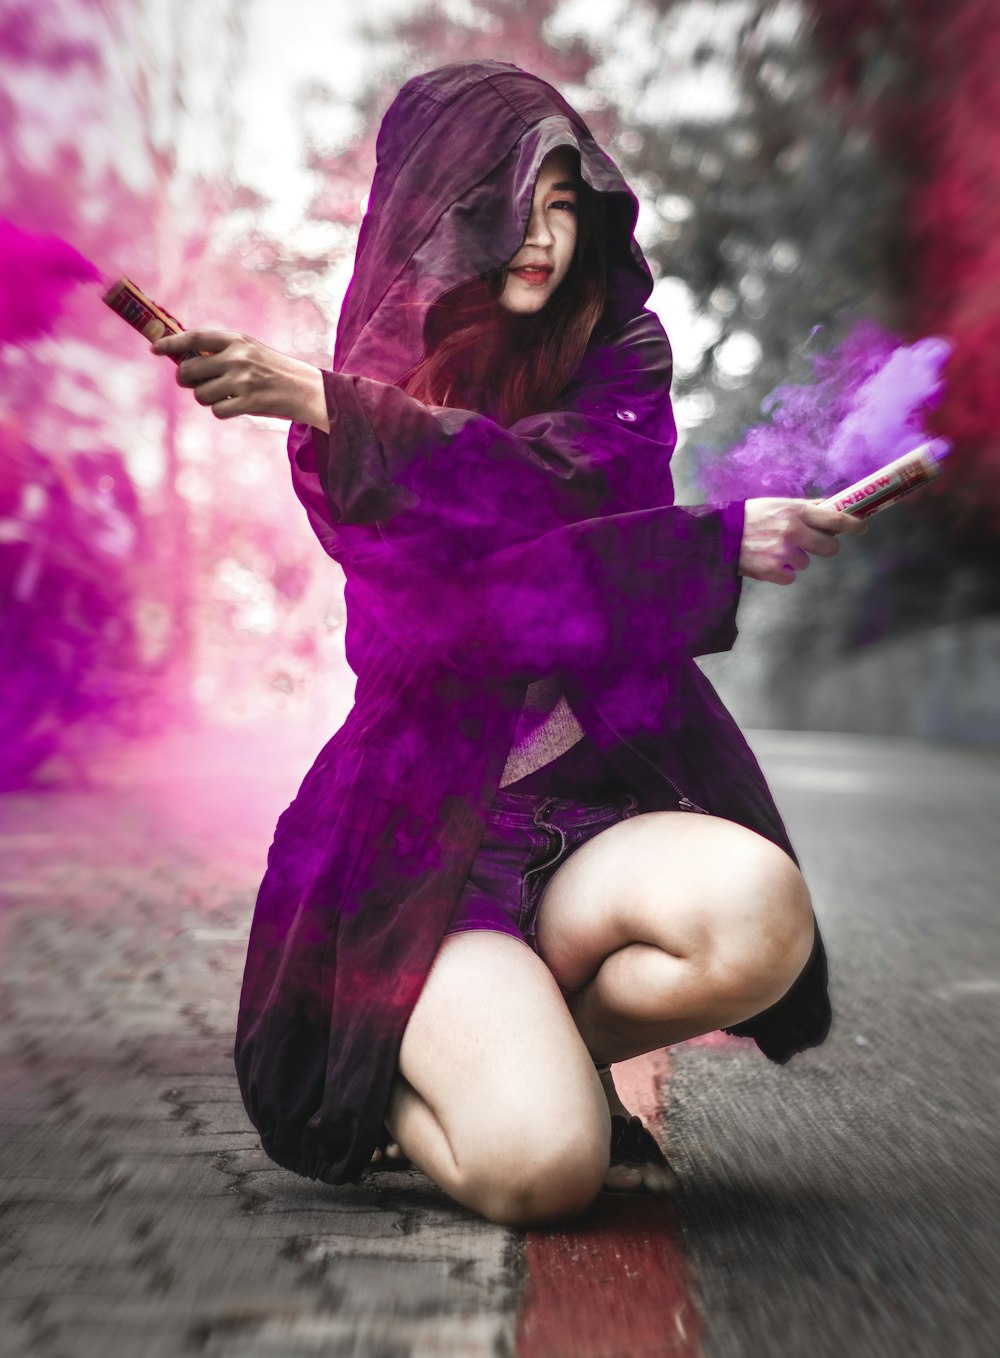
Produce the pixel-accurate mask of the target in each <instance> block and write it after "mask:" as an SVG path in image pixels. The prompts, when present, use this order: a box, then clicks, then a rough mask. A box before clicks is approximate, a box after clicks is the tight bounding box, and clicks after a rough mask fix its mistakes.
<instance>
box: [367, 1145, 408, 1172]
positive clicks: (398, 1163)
mask: <svg viewBox="0 0 1000 1358" xmlns="http://www.w3.org/2000/svg"><path fill="white" fill-rule="evenodd" d="M381 1161H393V1162H394V1165H395V1167H397V1168H399V1169H408V1168H409V1165H410V1162H409V1160H407V1158H406V1156H405V1155H404V1154H403V1152H402V1150H401V1149H400V1147H399V1146H398V1145H397V1144H396V1142H395V1141H389V1142H387V1143H386V1147H385V1150H382V1148H381V1147H380V1146H376V1147H375V1149H374V1150H373V1151H372V1158H371V1160H369V1162H368V1163H369V1164H370V1165H377V1164H379V1163H380V1162H381ZM387 1168H388V1166H387Z"/></svg>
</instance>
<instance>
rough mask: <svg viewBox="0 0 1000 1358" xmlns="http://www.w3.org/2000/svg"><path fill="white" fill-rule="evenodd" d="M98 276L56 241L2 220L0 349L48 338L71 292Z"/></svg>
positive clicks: (89, 264) (1, 218) (96, 271)
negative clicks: (2, 346)
mask: <svg viewBox="0 0 1000 1358" xmlns="http://www.w3.org/2000/svg"><path fill="white" fill-rule="evenodd" d="M100 277H101V275H100V271H99V270H98V269H97V268H96V267H95V265H93V264H91V262H90V261H89V260H88V259H84V257H83V255H81V254H80V252H79V251H78V250H75V249H74V248H73V246H72V245H69V244H67V242H66V241H64V240H60V238H59V237H58V236H39V235H34V234H32V233H31V232H28V231H22V230H21V228H20V227H18V226H15V224H14V223H13V222H12V221H9V220H8V219H7V218H4V217H0V345H3V344H25V343H27V341H29V340H33V339H38V338H39V337H40V336H42V335H47V334H50V333H51V331H52V329H53V328H54V326H55V324H56V321H57V320H58V319H59V314H60V312H61V310H62V307H63V304H64V302H65V299H66V295H67V294H68V293H69V291H70V290H71V289H72V288H74V287H76V285H77V284H78V283H90V282H96V281H97V280H98V279H100Z"/></svg>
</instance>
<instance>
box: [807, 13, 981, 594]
mask: <svg viewBox="0 0 1000 1358" xmlns="http://www.w3.org/2000/svg"><path fill="white" fill-rule="evenodd" d="M813 9H814V13H815V33H816V40H817V44H818V46H819V48H820V50H821V51H822V53H823V55H824V58H825V60H826V61H827V63H828V70H829V73H830V76H829V86H830V88H831V90H832V96H833V98H834V99H835V100H836V101H837V102H838V103H839V104H840V105H841V106H842V107H845V108H846V109H847V111H848V114H849V116H851V117H852V118H853V120H854V121H855V122H860V121H863V122H864V123H865V124H866V125H867V126H868V127H869V128H870V129H871V130H872V131H873V133H874V135H875V137H876V138H877V141H878V145H879V148H880V153H881V159H882V161H883V162H884V163H886V164H889V165H892V166H893V169H894V173H895V175H896V176H897V178H898V181H899V184H900V197H901V203H900V211H899V212H898V214H897V232H896V245H897V249H896V251H895V252H894V268H893V270H892V277H893V282H894V285H895V289H896V292H897V295H898V296H899V299H900V306H901V309H902V312H903V316H904V320H905V323H906V325H907V327H908V328H910V329H911V330H913V331H914V332H917V333H919V332H927V331H931V332H933V331H939V332H942V333H944V334H947V335H948V336H949V337H950V338H952V339H953V340H954V342H955V351H954V354H953V356H952V359H951V362H950V364H949V368H948V388H947V392H946V396H945V400H944V402H943V404H942V407H941V410H940V413H939V416H938V423H939V425H940V427H941V429H942V430H943V431H944V432H946V433H947V434H948V435H949V437H951V438H953V439H954V440H955V441H956V444H957V447H956V464H957V465H960V470H961V475H960V476H954V477H951V478H949V480H948V482H946V483H945V485H944V486H942V488H941V490H942V493H941V494H939V495H938V497H937V505H938V507H939V511H940V512H939V513H938V515H937V516H936V520H935V521H936V522H939V523H943V524H944V525H945V526H946V527H947V528H948V529H949V530H950V531H951V536H952V539H953V541H955V542H956V543H957V544H958V545H959V546H960V547H961V548H962V549H963V552H964V554H965V555H967V556H969V557H974V556H978V557H979V558H980V560H981V561H982V564H983V566H984V567H986V568H987V569H988V568H989V565H990V559H989V555H990V554H991V553H992V551H993V539H994V536H995V529H996V523H997V518H998V515H1000V81H998V80H997V71H998V70H1000V10H998V7H997V5H996V3H995V0H956V3H954V4H952V5H949V7H948V10H947V14H946V15H942V13H941V9H940V6H939V5H936V4H934V3H932V0H906V2H905V3H897V4H888V3H883V4H871V3H866V2H865V0H814V3H813Z"/></svg>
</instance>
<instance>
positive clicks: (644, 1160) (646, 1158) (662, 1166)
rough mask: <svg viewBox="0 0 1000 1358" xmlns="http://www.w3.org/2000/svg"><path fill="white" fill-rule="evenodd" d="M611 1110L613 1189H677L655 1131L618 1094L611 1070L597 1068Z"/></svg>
mask: <svg viewBox="0 0 1000 1358" xmlns="http://www.w3.org/2000/svg"><path fill="white" fill-rule="evenodd" d="M597 1073H598V1075H599V1076H600V1080H601V1084H602V1086H603V1087H604V1095H605V1098H606V1099H607V1101H608V1112H609V1113H610V1114H611V1165H610V1166H609V1168H608V1172H607V1174H606V1175H605V1177H604V1187H605V1190H606V1191H607V1192H610V1193H650V1194H668V1193H673V1192H675V1191H676V1189H677V1186H678V1185H677V1175H676V1174H675V1173H674V1171H673V1170H672V1169H671V1168H670V1166H669V1165H668V1164H667V1162H666V1159H665V1158H664V1156H663V1152H662V1151H661V1150H660V1148H659V1146H658V1145H657V1143H656V1141H655V1139H654V1138H653V1135H652V1133H651V1132H650V1131H648V1130H647V1129H646V1128H645V1127H643V1125H642V1123H641V1122H640V1121H639V1119H638V1118H633V1116H632V1114H631V1113H630V1112H629V1110H628V1109H627V1108H626V1107H625V1105H624V1104H623V1103H622V1101H621V1099H620V1098H619V1097H618V1091H617V1089H616V1088H615V1082H614V1080H613V1079H612V1076H611V1071H610V1070H609V1069H606V1068H598V1072H597Z"/></svg>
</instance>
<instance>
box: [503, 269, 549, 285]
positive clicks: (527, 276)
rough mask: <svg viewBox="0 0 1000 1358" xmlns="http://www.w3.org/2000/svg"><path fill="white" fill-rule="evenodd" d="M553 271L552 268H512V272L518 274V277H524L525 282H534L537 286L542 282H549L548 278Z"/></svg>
mask: <svg viewBox="0 0 1000 1358" xmlns="http://www.w3.org/2000/svg"><path fill="white" fill-rule="evenodd" d="M551 272H552V270H551V269H512V270H511V273H516V274H517V276H518V278H521V279H523V280H524V282H525V283H532V284H534V285H535V286H538V285H539V284H541V283H547V282H548V280H549V274H550V273H551Z"/></svg>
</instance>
